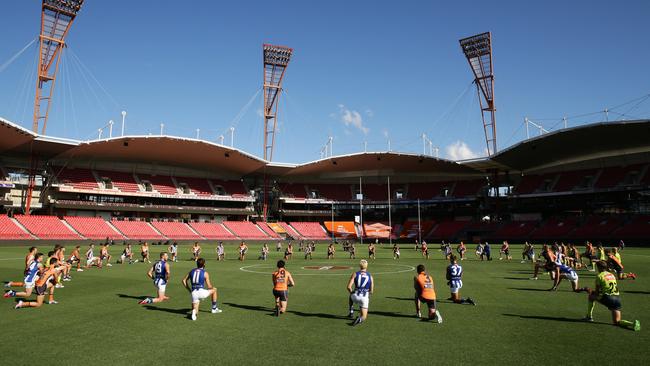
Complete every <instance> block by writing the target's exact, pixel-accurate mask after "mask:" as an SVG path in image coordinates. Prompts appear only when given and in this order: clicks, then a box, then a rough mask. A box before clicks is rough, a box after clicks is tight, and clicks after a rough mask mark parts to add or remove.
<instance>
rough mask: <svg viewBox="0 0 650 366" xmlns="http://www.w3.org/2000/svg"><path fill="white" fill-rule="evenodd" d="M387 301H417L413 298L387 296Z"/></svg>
mask: <svg viewBox="0 0 650 366" xmlns="http://www.w3.org/2000/svg"><path fill="white" fill-rule="evenodd" d="M386 298H387V299H393V300H402V301H415V300H414V298H412V297H395V296H386Z"/></svg>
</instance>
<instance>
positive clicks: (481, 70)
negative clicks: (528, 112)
mask: <svg viewBox="0 0 650 366" xmlns="http://www.w3.org/2000/svg"><path fill="white" fill-rule="evenodd" d="M459 42H460V47H461V48H462V49H463V53H464V54H465V57H466V58H467V61H468V62H469V66H470V67H471V69H472V73H473V74H474V84H476V92H477V94H478V99H479V103H480V106H481V118H482V120H483V131H484V132H485V144H486V146H487V153H488V156H492V155H494V154H496V152H497V121H496V116H495V112H496V108H495V106H494V70H493V67H492V34H491V33H490V32H486V33H481V34H477V35H474V36H471V37H467V38H463V39H461V40H460V41H459Z"/></svg>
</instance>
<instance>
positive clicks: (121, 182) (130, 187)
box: [97, 171, 140, 193]
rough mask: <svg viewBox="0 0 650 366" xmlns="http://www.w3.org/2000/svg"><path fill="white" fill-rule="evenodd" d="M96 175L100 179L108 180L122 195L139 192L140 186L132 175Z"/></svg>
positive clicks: (99, 173)
mask: <svg viewBox="0 0 650 366" xmlns="http://www.w3.org/2000/svg"><path fill="white" fill-rule="evenodd" d="M97 175H98V176H99V177H101V178H108V179H110V180H111V183H112V184H113V187H114V188H117V189H119V190H120V191H122V192H124V193H136V192H140V186H139V185H138V183H137V182H136V181H135V178H134V177H133V174H132V173H123V172H109V171H97Z"/></svg>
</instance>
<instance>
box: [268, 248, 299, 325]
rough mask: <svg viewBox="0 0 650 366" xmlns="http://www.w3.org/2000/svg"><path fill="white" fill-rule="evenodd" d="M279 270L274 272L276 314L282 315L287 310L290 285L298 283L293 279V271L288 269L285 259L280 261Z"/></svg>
mask: <svg viewBox="0 0 650 366" xmlns="http://www.w3.org/2000/svg"><path fill="white" fill-rule="evenodd" d="M277 266H278V270H277V271H275V272H273V275H272V277H273V297H274V298H275V316H280V314H284V313H285V312H286V311H287V298H288V293H289V287H292V286H294V285H295V284H296V283H295V282H294V281H293V277H292V276H291V273H289V271H287V270H286V269H285V268H284V266H285V263H284V261H283V260H279V261H278V264H277Z"/></svg>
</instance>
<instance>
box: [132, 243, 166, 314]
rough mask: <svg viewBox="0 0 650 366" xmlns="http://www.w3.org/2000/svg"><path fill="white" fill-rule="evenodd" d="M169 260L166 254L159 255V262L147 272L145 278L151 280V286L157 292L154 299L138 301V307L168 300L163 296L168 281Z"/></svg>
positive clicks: (148, 298)
mask: <svg viewBox="0 0 650 366" xmlns="http://www.w3.org/2000/svg"><path fill="white" fill-rule="evenodd" d="M168 259H169V257H168V255H167V252H162V253H160V260H158V261H156V262H155V263H154V264H153V266H151V268H149V272H147V277H149V278H151V279H152V280H153V285H154V286H156V289H157V290H158V295H157V296H156V297H147V298H145V299H144V300H142V301H140V302H139V304H140V305H144V304H153V303H155V302H162V301H165V300H169V297H167V296H165V290H166V289H167V282H168V281H169V276H170V271H169V263H167V260H168Z"/></svg>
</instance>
